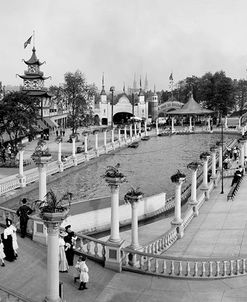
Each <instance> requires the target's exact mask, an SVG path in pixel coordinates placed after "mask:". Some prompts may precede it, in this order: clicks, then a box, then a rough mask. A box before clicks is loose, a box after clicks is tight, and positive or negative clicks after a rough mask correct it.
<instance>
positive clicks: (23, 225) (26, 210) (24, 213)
mask: <svg viewBox="0 0 247 302" xmlns="http://www.w3.org/2000/svg"><path fill="white" fill-rule="evenodd" d="M26 203H27V200H26V198H23V199H22V205H21V206H20V207H19V209H18V210H17V212H16V214H17V216H19V217H20V229H21V237H22V238H24V237H25V236H26V233H27V222H28V215H30V214H31V213H32V211H33V210H32V209H31V208H30V207H29V206H28V205H26Z"/></svg>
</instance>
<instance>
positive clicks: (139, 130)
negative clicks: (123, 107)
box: [138, 122, 142, 136]
mask: <svg viewBox="0 0 247 302" xmlns="http://www.w3.org/2000/svg"><path fill="white" fill-rule="evenodd" d="M141 134H142V124H141V122H140V123H138V135H140V136H141Z"/></svg>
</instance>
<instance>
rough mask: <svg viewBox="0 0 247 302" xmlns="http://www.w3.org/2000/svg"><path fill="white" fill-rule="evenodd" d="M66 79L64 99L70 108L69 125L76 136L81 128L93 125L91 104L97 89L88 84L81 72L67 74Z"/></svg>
mask: <svg viewBox="0 0 247 302" xmlns="http://www.w3.org/2000/svg"><path fill="white" fill-rule="evenodd" d="M64 79H65V84H64V89H63V91H64V97H65V101H66V102H67V103H68V105H69V106H70V112H69V115H68V120H67V124H68V126H69V127H71V129H72V133H73V134H74V133H76V131H77V129H78V128H79V127H80V126H83V125H86V126H88V124H90V123H93V112H92V107H91V102H92V98H93V96H94V94H95V93H96V90H97V88H96V86H95V85H94V84H91V85H89V84H87V83H86V79H85V76H84V75H83V74H82V73H81V71H79V70H77V71H76V72H75V73H72V72H67V73H66V74H65V76H64Z"/></svg>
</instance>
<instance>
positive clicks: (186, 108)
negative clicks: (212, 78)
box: [167, 92, 213, 115]
mask: <svg viewBox="0 0 247 302" xmlns="http://www.w3.org/2000/svg"><path fill="white" fill-rule="evenodd" d="M211 113H213V111H212V110H208V109H204V108H202V107H201V105H200V104H198V103H197V102H196V101H195V100H194V97H193V93H192V92H190V96H189V100H188V102H187V103H185V104H184V105H183V107H182V108H180V109H176V110H174V111H170V112H167V114H170V115H177V114H178V115H190V114H196V115H206V114H211Z"/></svg>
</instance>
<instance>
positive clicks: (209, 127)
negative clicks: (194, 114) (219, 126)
mask: <svg viewBox="0 0 247 302" xmlns="http://www.w3.org/2000/svg"><path fill="white" fill-rule="evenodd" d="M208 131H209V132H211V126H210V117H209V118H208Z"/></svg>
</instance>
